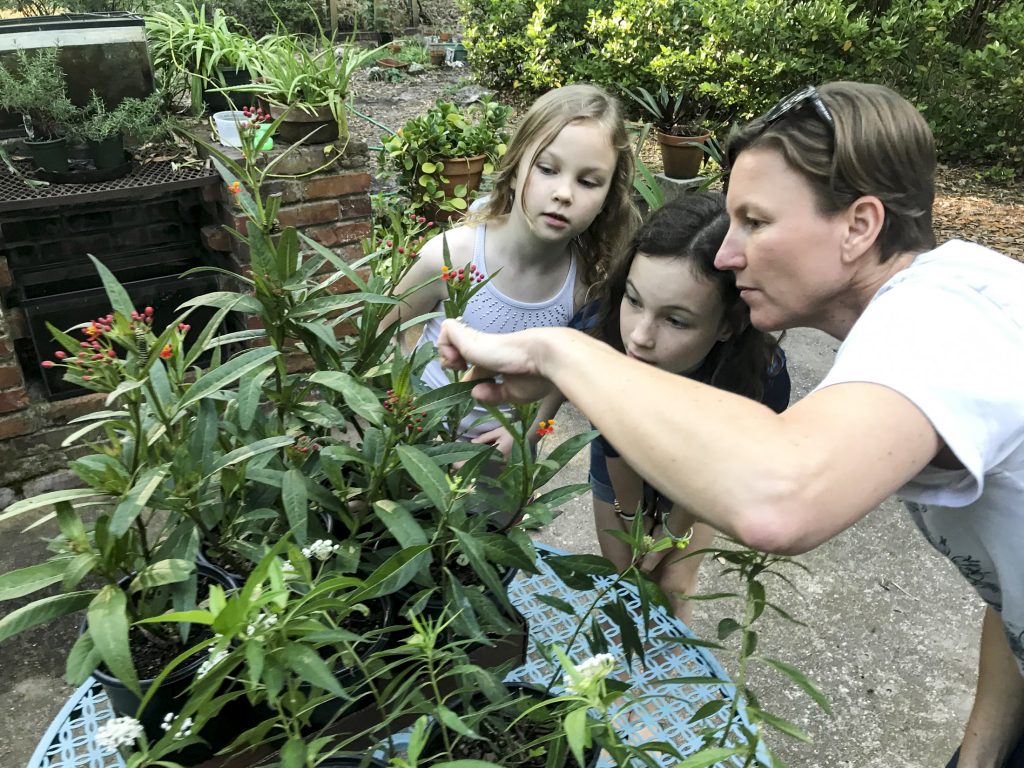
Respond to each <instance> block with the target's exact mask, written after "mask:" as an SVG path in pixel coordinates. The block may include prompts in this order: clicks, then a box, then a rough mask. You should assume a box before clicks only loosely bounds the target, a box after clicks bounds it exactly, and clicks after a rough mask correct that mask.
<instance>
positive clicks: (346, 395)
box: [309, 371, 384, 426]
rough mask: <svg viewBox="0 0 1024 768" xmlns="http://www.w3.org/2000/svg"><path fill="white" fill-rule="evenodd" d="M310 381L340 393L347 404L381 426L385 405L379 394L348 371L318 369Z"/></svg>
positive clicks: (372, 422)
mask: <svg viewBox="0 0 1024 768" xmlns="http://www.w3.org/2000/svg"><path fill="white" fill-rule="evenodd" d="M309 381H310V382H311V383H313V384H317V385H319V386H321V387H327V388H328V389H331V390H334V391H335V392H338V393H340V394H341V396H342V398H343V399H344V400H345V404H346V405H348V407H349V408H351V409H352V410H353V411H355V412H356V413H357V414H358V415H360V416H362V417H363V418H364V419H366V420H367V421H368V422H370V423H371V424H376V425H378V426H379V425H380V424H381V422H382V421H383V420H384V407H383V406H382V405H381V404H380V401H379V400H377V396H376V395H374V394H373V391H372V390H370V389H369V388H367V387H364V386H363V385H362V384H360V383H359V382H358V381H356V379H355V378H353V377H352V376H350V375H348V374H347V373H342V372H341V371H317V372H316V373H314V374H313V375H312V376H310V377H309Z"/></svg>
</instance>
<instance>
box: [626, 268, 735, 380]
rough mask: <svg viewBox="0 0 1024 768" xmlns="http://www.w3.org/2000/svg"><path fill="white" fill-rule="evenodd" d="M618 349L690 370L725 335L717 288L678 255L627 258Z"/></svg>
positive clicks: (676, 370) (679, 370)
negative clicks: (629, 259)
mask: <svg viewBox="0 0 1024 768" xmlns="http://www.w3.org/2000/svg"><path fill="white" fill-rule="evenodd" d="M619 332H620V333H621V334H622V347H623V349H625V351H626V354H627V355H629V356H630V357H632V358H635V359H637V360H640V361H642V362H645V363H648V364H649V365H653V366H656V367H657V368H660V369H661V370H663V371H668V372H669V373H676V374H687V373H692V372H693V371H695V370H696V369H697V368H699V367H700V365H701V363H703V362H704V359H705V358H706V357H707V356H708V354H709V353H710V352H711V350H712V348H714V346H715V344H716V343H718V342H719V341H725V340H726V339H728V338H729V335H730V333H729V330H728V327H727V326H726V322H725V307H724V306H723V303H722V297H721V295H720V294H719V292H718V289H717V288H716V287H715V285H714V284H713V283H712V282H711V281H710V280H707V279H705V278H704V277H701V276H698V275H697V274H695V273H694V271H693V268H692V267H691V266H690V263H689V262H688V261H687V260H686V259H684V258H678V257H673V256H648V255H647V254H644V253H642V252H640V253H637V254H636V256H635V257H634V258H633V264H632V265H631V266H630V269H629V276H628V277H627V279H626V290H625V293H623V296H622V304H621V306H620V307H619Z"/></svg>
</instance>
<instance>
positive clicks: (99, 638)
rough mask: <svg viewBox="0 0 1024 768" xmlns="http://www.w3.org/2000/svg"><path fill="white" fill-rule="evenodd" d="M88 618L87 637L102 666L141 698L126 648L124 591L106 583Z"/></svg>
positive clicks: (130, 655) (126, 614)
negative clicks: (94, 648)
mask: <svg viewBox="0 0 1024 768" xmlns="http://www.w3.org/2000/svg"><path fill="white" fill-rule="evenodd" d="M88 617H89V635H90V636H91V637H92V641H93V644H94V645H95V646H96V652H97V653H98V654H99V656H100V658H101V659H103V663H104V664H105V665H106V667H107V669H108V670H109V671H110V673H111V674H112V675H114V677H116V678H118V679H119V680H120V681H121V682H122V683H123V684H124V686H125V687H126V688H128V690H130V691H132V692H133V693H134V694H136V695H137V696H140V697H141V696H142V689H141V688H140V687H139V678H138V676H137V675H136V674H135V665H134V664H132V654H131V650H130V649H129V647H128V601H127V598H126V597H125V594H124V592H122V591H121V589H120V588H119V587H116V586H114V585H113V584H107V585H106V586H105V587H103V589H101V590H100V593H99V594H98V595H96V598H95V599H94V600H93V601H92V602H91V603H90V604H89V610H88Z"/></svg>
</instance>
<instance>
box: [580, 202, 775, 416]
mask: <svg viewBox="0 0 1024 768" xmlns="http://www.w3.org/2000/svg"><path fill="white" fill-rule="evenodd" d="M728 230H729V217H728V215H727V214H726V212H725V197H724V196H722V195H721V194H720V193H718V192H694V193H690V194H687V195H684V196H683V197H681V198H679V199H677V200H675V201H673V202H670V203H668V204H666V205H665V206H663V207H662V208H659V209H658V210H657V211H655V212H654V213H653V214H651V215H650V217H648V219H647V221H646V222H644V225H643V226H642V227H641V228H640V230H639V231H638V232H637V233H636V236H635V237H634V238H633V240H632V242H631V243H630V244H629V247H628V248H626V250H625V251H624V252H623V253H622V254H621V256H620V257H619V258H618V259H616V260H615V261H614V262H613V263H612V266H611V269H610V270H609V272H608V276H607V278H606V279H605V280H604V281H603V282H602V283H601V285H600V287H599V292H600V299H599V302H600V303H599V309H598V314H597V320H596V322H595V324H594V327H593V330H592V333H593V335H594V336H595V337H596V338H599V339H601V340H602V341H605V342H607V343H608V344H610V345H612V346H613V347H615V349H617V350H619V351H620V352H622V351H624V349H623V345H622V335H621V333H620V330H619V310H620V308H621V306H622V297H623V295H624V294H625V292H626V279H627V277H628V276H629V270H630V267H631V266H632V265H633V259H634V258H635V257H636V255H637V254H638V253H642V254H643V255H644V256H648V257H653V258H667V259H682V260H684V261H686V262H687V263H688V264H689V265H690V267H691V268H692V269H693V273H694V274H695V275H699V276H700V277H701V278H703V279H705V280H707V281H708V282H709V283H711V284H712V285H714V286H715V288H716V289H717V290H718V292H719V294H720V295H721V297H722V306H723V307H724V311H725V320H726V323H727V325H728V327H729V330H730V331H731V332H732V333H731V334H730V336H729V338H728V339H726V340H725V341H720V342H718V343H717V344H715V346H714V347H712V349H711V352H710V353H709V354H708V356H707V357H706V358H705V359H704V362H703V363H702V364H701V366H700V367H699V368H698V369H697V371H696V372H695V373H694V374H693V375H692V377H691V378H694V379H696V380H698V381H702V382H704V383H706V384H711V385H712V386H715V387H718V388H719V389H724V390H727V391H729V392H734V393H736V394H738V395H744V396H746V397H750V398H753V399H755V400H760V399H761V398H762V397H763V396H764V391H765V386H766V385H767V383H768V378H769V371H770V370H771V369H773V368H774V367H775V366H776V364H777V363H780V362H781V358H782V353H781V350H780V349H779V343H778V341H777V340H776V339H775V337H774V336H772V335H771V334H768V333H765V332H763V331H759V330H757V329H756V328H754V326H752V325H751V324H750V311H749V309H748V308H747V305H746V304H745V303H744V302H743V300H742V299H741V298H740V293H739V291H738V290H737V289H736V277H735V275H733V273H732V272H728V271H725V270H720V269H716V268H715V256H716V254H717V253H718V249H719V248H720V247H721V245H722V241H723V240H724V239H725V233H726V232H727V231H728Z"/></svg>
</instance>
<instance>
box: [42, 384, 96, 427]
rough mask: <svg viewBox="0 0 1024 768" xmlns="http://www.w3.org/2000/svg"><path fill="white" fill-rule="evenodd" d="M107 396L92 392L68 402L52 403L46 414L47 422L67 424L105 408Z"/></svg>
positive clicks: (69, 399) (70, 399)
mask: <svg viewBox="0 0 1024 768" xmlns="http://www.w3.org/2000/svg"><path fill="white" fill-rule="evenodd" d="M105 398H106V394H104V393H103V392H92V393H90V394H88V395H82V396H80V397H72V398H68V399H67V400H58V401H56V402H53V403H50V404H49V405H48V406H47V408H46V411H45V412H44V415H45V418H46V420H47V421H48V422H49V423H50V424H54V425H56V424H67V423H68V422H69V421H71V420H73V419H77V418H78V417H79V416H85V415H86V414H87V413H93V412H94V411H98V410H100V409H101V408H102V407H103V401H104V399H105Z"/></svg>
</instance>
